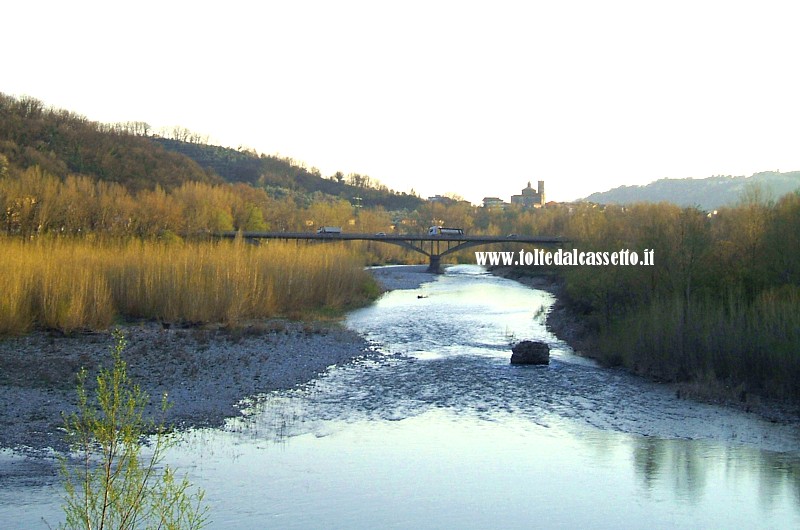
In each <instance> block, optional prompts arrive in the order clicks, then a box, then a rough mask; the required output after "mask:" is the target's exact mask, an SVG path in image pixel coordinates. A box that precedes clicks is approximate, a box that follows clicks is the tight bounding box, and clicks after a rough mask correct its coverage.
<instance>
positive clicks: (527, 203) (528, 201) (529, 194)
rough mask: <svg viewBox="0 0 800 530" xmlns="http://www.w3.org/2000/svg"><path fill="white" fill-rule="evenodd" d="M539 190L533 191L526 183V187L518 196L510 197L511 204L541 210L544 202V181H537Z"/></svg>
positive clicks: (529, 184)
mask: <svg viewBox="0 0 800 530" xmlns="http://www.w3.org/2000/svg"><path fill="white" fill-rule="evenodd" d="M538 184H539V189H538V190H535V189H533V188H532V187H531V183H530V181H528V187H527V188H524V189H523V190H522V192H521V193H520V194H519V195H512V196H511V204H518V205H520V206H522V207H523V208H541V207H542V206H544V205H545V200H544V181H543V180H540V181H539V183H538Z"/></svg>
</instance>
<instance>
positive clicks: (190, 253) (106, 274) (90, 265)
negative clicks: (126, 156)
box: [0, 237, 375, 336]
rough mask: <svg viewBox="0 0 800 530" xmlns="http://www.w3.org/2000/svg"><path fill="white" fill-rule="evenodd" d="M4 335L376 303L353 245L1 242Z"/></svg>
mask: <svg viewBox="0 0 800 530" xmlns="http://www.w3.org/2000/svg"><path fill="white" fill-rule="evenodd" d="M0 254H2V255H3V257H4V259H3V260H2V261H0V292H3V293H4V294H5V295H6V296H3V297H0V336H2V335H10V334H20V333H25V332H27V331H29V330H31V329H33V328H34V327H37V328H41V329H56V330H60V331H63V332H66V333H69V332H73V331H77V330H83V329H105V328H107V327H108V326H109V325H110V324H111V322H112V320H113V319H114V318H115V317H116V316H121V317H123V318H127V319H155V320H159V321H162V322H179V323H190V324H203V323H223V324H226V325H230V326H236V325H237V324H238V323H242V322H245V321H248V320H251V319H259V318H271V317H279V316H283V317H286V316H288V317H293V318H295V317H301V316H303V315H308V314H312V313H314V312H315V311H318V310H319V309H322V308H326V309H327V310H330V311H333V312H339V313H340V312H341V311H343V310H345V309H347V308H350V307H354V306H358V305H360V304H363V303H364V302H366V301H367V300H371V299H373V298H374V297H375V289H374V279H372V277H371V276H370V275H369V274H368V273H367V272H366V271H364V268H363V261H362V258H361V257H360V255H359V254H358V253H357V251H356V250H354V249H353V248H351V247H345V246H343V245H340V244H335V243H330V244H324V245H314V246H310V245H304V244H296V243H280V242H270V243H269V244H268V245H263V246H255V245H250V244H247V243H244V242H243V241H219V242H183V241H181V240H177V241H175V242H172V243H170V242H165V241H141V240H131V241H128V242H124V241H91V240H90V239H88V238H84V239H64V238H56V239H48V238H40V239H36V240H35V241H21V240H19V239H16V238H13V239H11V238H2V237H0Z"/></svg>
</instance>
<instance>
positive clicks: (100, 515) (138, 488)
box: [61, 330, 208, 530]
mask: <svg viewBox="0 0 800 530" xmlns="http://www.w3.org/2000/svg"><path fill="white" fill-rule="evenodd" d="M114 338H115V341H116V344H115V346H114V347H113V348H112V360H113V368H111V369H108V368H103V369H101V370H100V373H99V374H98V376H97V388H96V390H95V396H94V399H93V400H90V399H89V396H88V392H87V389H86V370H81V372H80V374H79V379H78V411H77V412H76V413H73V414H71V415H69V416H65V418H64V423H65V427H66V431H67V437H68V441H69V443H70V447H71V448H72V450H73V453H74V454H75V455H76V456H77V458H78V460H79V463H75V462H73V461H70V460H69V459H68V458H66V457H65V458H64V459H63V461H62V467H61V474H62V478H63V481H64V487H65V490H66V496H65V504H64V506H63V508H64V512H65V514H66V522H65V523H64V525H63V528H85V529H98V530H100V529H104V528H113V529H136V528H169V529H177V528H202V527H203V526H205V524H206V522H207V520H208V515H207V512H208V508H207V507H206V506H204V504H203V496H204V492H203V491H202V490H198V491H197V492H195V493H191V492H190V491H189V488H190V487H191V484H190V483H189V481H188V479H186V478H183V479H178V478H177V477H176V476H175V471H174V470H172V469H170V468H169V467H164V468H163V471H161V470H160V469H161V464H162V463H163V458H164V453H165V451H166V450H167V449H168V448H169V447H171V446H172V445H173V444H174V443H175V442H174V439H172V438H169V437H168V435H167V432H166V430H165V428H164V424H163V422H162V423H160V424H156V423H155V422H153V421H152V420H145V418H144V409H145V407H146V406H147V404H148V402H149V398H148V396H147V394H146V393H144V392H142V390H141V389H140V388H139V386H138V385H137V384H135V383H133V382H132V381H131V380H130V379H129V378H128V374H127V367H126V363H125V361H123V360H122V351H123V350H124V349H125V345H126V341H125V338H124V336H123V335H122V333H121V332H120V331H119V330H116V331H115V332H114ZM167 408H168V403H167V399H166V396H164V399H163V400H162V411H166V409H167ZM151 432H154V433H155V435H154V438H155V439H154V443H153V447H152V455H151V456H150V457H149V458H143V457H142V456H141V450H142V441H143V439H144V437H145V435H146V434H147V433H151Z"/></svg>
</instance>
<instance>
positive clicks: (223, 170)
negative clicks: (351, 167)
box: [153, 137, 423, 210]
mask: <svg viewBox="0 0 800 530" xmlns="http://www.w3.org/2000/svg"><path fill="white" fill-rule="evenodd" d="M153 141H154V142H156V143H158V144H159V145H161V146H162V147H164V148H165V149H167V150H169V151H174V152H176V153H180V154H182V155H185V156H187V157H189V158H191V159H192V160H194V161H195V162H197V163H198V164H199V165H200V166H201V167H203V168H204V169H206V170H209V171H213V172H214V173H216V174H218V175H220V176H222V178H224V179H225V180H226V181H228V182H246V183H248V184H251V185H253V186H257V187H259V186H263V187H266V188H283V189H288V190H292V191H294V192H296V193H304V194H314V193H324V194H326V195H331V196H335V197H339V198H342V199H345V200H347V201H351V202H352V201H353V199H354V198H355V197H359V198H360V200H361V204H362V206H365V207H374V206H382V207H384V208H385V209H387V210H414V209H416V208H417V207H419V206H420V205H421V204H422V202H423V201H422V199H420V198H419V197H416V196H414V195H409V194H406V193H396V192H393V191H391V190H389V189H387V188H386V187H385V186H380V185H374V184H372V185H371V184H370V183H369V182H368V179H364V178H363V177H360V176H358V175H356V176H355V177H356V178H355V179H350V180H358V181H362V182H363V184H362V185H359V186H356V185H352V184H348V183H347V182H346V181H347V180H348V179H347V178H346V177H344V175H341V174H339V179H338V180H337V179H336V178H323V177H321V176H320V175H319V173H318V172H315V171H309V170H307V169H306V168H304V167H301V166H298V165H297V164H296V163H294V162H293V161H292V160H288V159H283V158H280V157H277V156H272V155H264V154H262V155H259V154H257V153H255V152H253V151H249V150H236V149H230V148H227V147H220V146H215V145H207V144H203V143H197V142H185V141H180V140H174V139H170V138H159V137H153Z"/></svg>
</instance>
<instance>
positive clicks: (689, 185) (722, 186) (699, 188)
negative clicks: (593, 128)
mask: <svg viewBox="0 0 800 530" xmlns="http://www.w3.org/2000/svg"><path fill="white" fill-rule="evenodd" d="M754 185H755V186H758V187H759V188H761V190H762V192H763V193H764V195H765V197H767V198H772V199H778V198H779V197H781V196H783V195H785V194H787V193H791V192H793V191H796V190H798V189H800V171H792V172H789V173H780V172H773V171H765V172H762V173H756V174H754V175H752V176H750V177H744V176H739V177H732V176H714V177H709V178H704V179H661V180H657V181H655V182H651V183H650V184H647V185H645V186H620V187H618V188H614V189H612V190H608V191H604V192H599V193H593V194H591V195H589V196H588V197H586V198H585V199H584V200H586V201H589V202H596V203H600V204H630V203H634V202H671V203H674V204H677V205H678V206H698V207H699V208H701V209H703V210H716V209H717V208H720V207H722V206H732V205H735V204H736V203H737V202H738V201H739V200H740V199H741V197H742V194H743V193H744V192H745V191H746V190H747V189H748V187H751V186H754Z"/></svg>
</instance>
